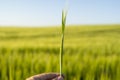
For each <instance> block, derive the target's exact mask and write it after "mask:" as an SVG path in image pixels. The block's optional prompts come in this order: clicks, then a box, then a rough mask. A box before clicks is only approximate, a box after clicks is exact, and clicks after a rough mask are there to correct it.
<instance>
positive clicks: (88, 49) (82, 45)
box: [0, 25, 120, 80]
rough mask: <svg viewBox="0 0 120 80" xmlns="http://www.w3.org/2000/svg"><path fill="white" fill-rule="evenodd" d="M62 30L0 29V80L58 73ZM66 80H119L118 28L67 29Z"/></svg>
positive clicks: (95, 26)
mask: <svg viewBox="0 0 120 80" xmlns="http://www.w3.org/2000/svg"><path fill="white" fill-rule="evenodd" d="M60 41H61V27H44V28H43V27H36V28H32V27H29V28H27V27H26V28H25V27H19V28H17V27H0V80H25V79H26V78H27V77H30V76H32V75H35V74H39V73H45V72H59V68H60V67H59V53H60V52H59V51H60ZM64 43H65V44H64V58H63V73H64V75H65V80H120V25H74V26H66V31H65V42H64Z"/></svg>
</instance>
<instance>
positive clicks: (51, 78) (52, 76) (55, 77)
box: [26, 73, 64, 80]
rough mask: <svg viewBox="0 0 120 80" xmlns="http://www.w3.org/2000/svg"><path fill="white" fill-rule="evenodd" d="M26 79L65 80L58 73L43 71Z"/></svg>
mask: <svg viewBox="0 0 120 80" xmlns="http://www.w3.org/2000/svg"><path fill="white" fill-rule="evenodd" d="M26 80H64V79H63V76H60V74H58V73H43V74H38V75H35V76H32V77H30V78H27V79H26Z"/></svg>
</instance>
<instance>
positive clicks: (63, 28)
mask: <svg viewBox="0 0 120 80" xmlns="http://www.w3.org/2000/svg"><path fill="white" fill-rule="evenodd" d="M66 16H67V12H66V11H65V10H63V11H62V35H61V47H60V75H61V74H62V63H63V53H64V51H63V49H64V32H65V25H66Z"/></svg>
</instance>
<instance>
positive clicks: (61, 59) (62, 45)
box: [60, 33, 64, 75]
mask: <svg viewBox="0 0 120 80" xmlns="http://www.w3.org/2000/svg"><path fill="white" fill-rule="evenodd" d="M63 49H64V33H62V37H61V48H60V75H61V74H62V63H63V53H64V50H63Z"/></svg>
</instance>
